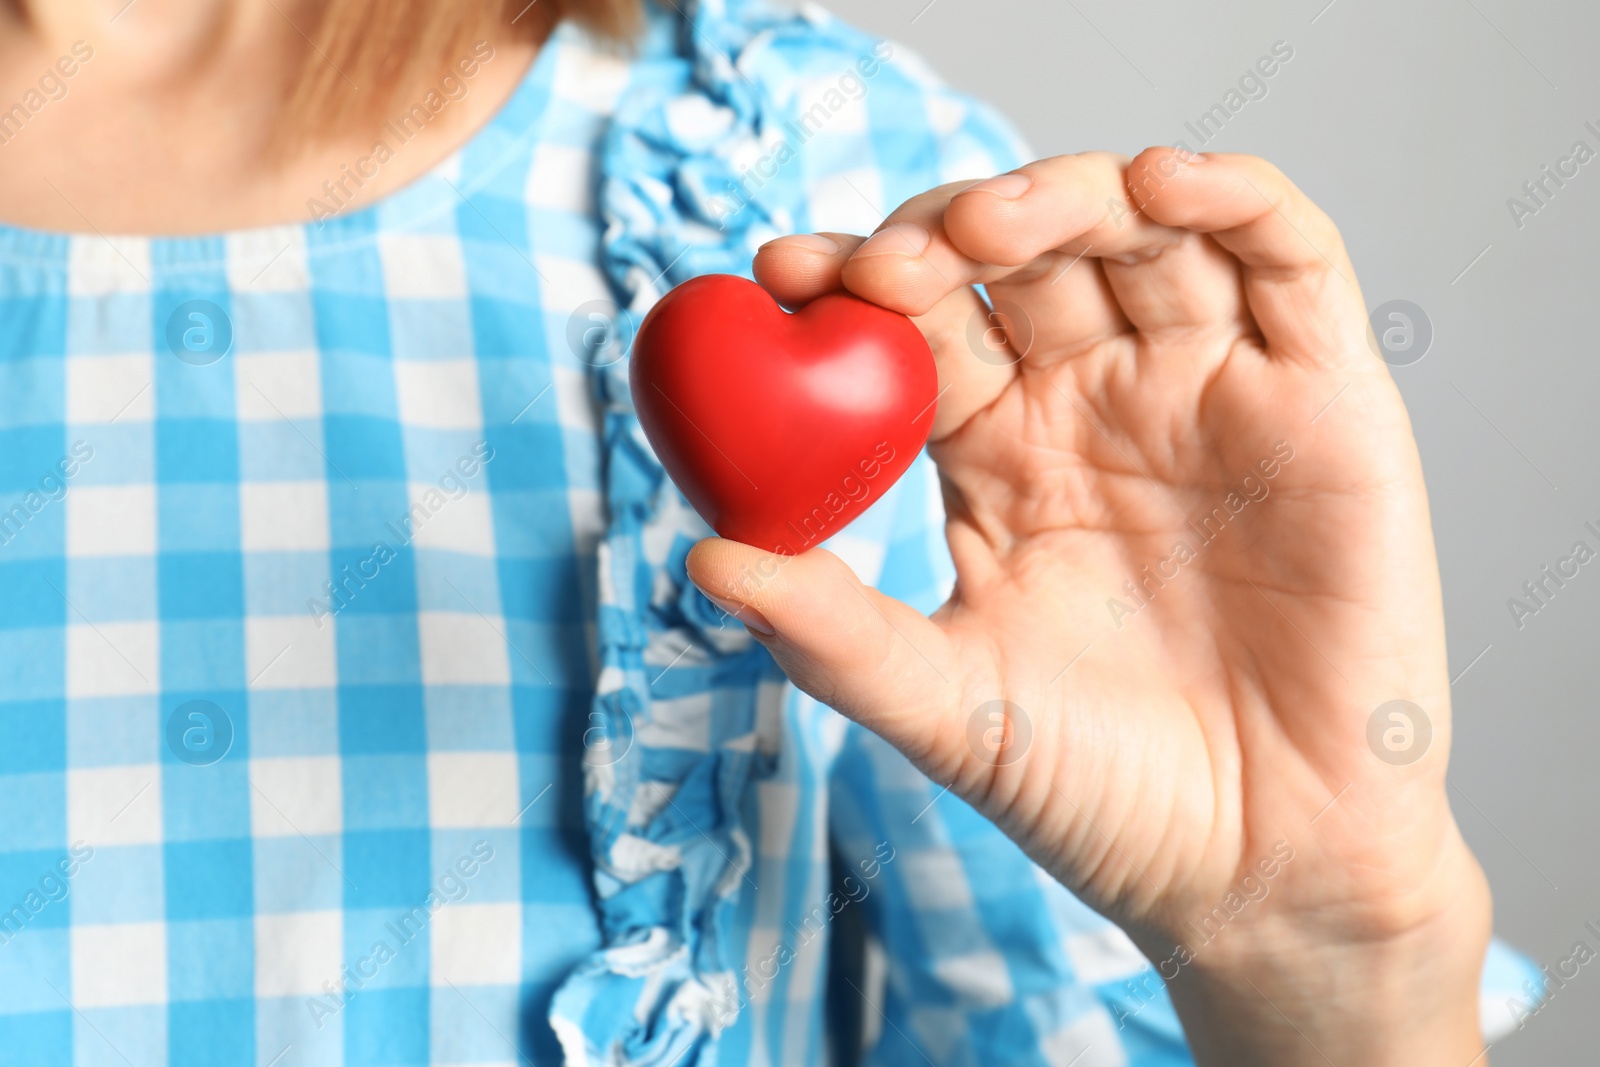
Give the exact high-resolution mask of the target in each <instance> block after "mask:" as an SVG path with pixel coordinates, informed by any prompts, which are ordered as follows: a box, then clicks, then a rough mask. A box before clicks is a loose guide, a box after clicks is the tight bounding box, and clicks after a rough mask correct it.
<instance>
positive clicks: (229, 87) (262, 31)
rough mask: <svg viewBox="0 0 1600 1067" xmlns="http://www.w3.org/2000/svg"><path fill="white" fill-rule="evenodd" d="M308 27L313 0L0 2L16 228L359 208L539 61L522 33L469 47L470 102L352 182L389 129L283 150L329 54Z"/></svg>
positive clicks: (6, 202) (424, 74)
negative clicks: (289, 118)
mask: <svg viewBox="0 0 1600 1067" xmlns="http://www.w3.org/2000/svg"><path fill="white" fill-rule="evenodd" d="M302 26H303V27H305V28H306V29H307V30H311V29H314V20H313V18H312V12H310V11H308V10H307V3H305V2H301V0H208V2H197V0H132V2H131V3H129V2H128V0H50V2H49V3H42V2H41V3H35V4H32V5H30V6H28V7H27V8H25V14H23V15H20V16H19V14H18V12H16V11H14V10H12V9H10V8H6V7H5V6H4V5H3V4H0V221H4V222H9V223H13V224H16V225H22V226H28V227H32V228H37V229H46V230H64V231H74V232H95V231H98V232H100V233H103V234H112V233H211V232H219V231H224V230H232V229H239V228H244V227H251V226H260V225H266V224H270V223H278V222H288V221H306V220H309V219H310V218H312V217H313V216H312V212H311V208H310V207H309V206H308V202H309V201H311V200H313V199H320V200H321V201H322V202H323V203H328V194H327V189H326V186H327V183H330V182H332V183H335V184H336V187H337V188H338V189H340V190H341V196H340V204H339V210H341V211H348V210H350V209H352V208H359V207H361V206H364V205H366V204H370V203H371V202H372V201H374V200H376V199H378V198H380V197H382V196H384V195H386V194H387V193H390V192H393V191H394V190H396V189H398V188H400V187H402V186H404V185H405V184H407V183H409V182H410V181H412V180H414V179H415V178H417V177H418V176H419V175H421V174H423V173H425V172H426V171H427V170H429V169H430V168H432V167H433V166H434V165H435V164H436V163H438V162H439V161H440V160H441V159H443V158H445V157H446V156H448V155H449V154H450V153H451V152H452V151H454V150H455V149H456V148H457V147H459V145H460V144H461V143H463V142H464V141H465V140H467V139H468V138H469V137H470V136H471V134H472V133H473V132H474V131H476V130H477V129H478V128H480V127H481V126H482V125H484V123H486V122H487V121H488V120H489V119H490V118H491V117H492V116H493V114H494V113H495V111H497V110H498V109H499V107H500V106H501V105H502V104H503V103H504V102H505V100H506V99H507V98H508V97H509V96H510V95H511V93H512V92H513V91H514V90H515V88H516V86H517V85H518V83H519V82H520V81H521V79H522V76H523V75H524V73H525V72H526V70H527V67H528V65H529V63H531V62H532V59H533V55H534V52H535V51H536V49H535V47H534V46H532V45H530V44H528V43H527V42H525V41H522V40H517V39H513V38H511V37H509V36H508V37H507V38H506V39H504V40H494V39H490V40H488V41H487V42H486V45H487V47H488V48H490V49H492V53H489V55H490V58H488V59H487V60H484V59H483V58H482V57H483V56H484V55H485V54H486V51H485V49H484V48H479V49H478V50H477V53H476V55H474V54H473V51H472V49H471V48H470V47H469V48H468V49H467V51H466V54H464V55H463V56H462V57H458V58H457V59H456V60H452V61H451V62H452V64H454V63H455V62H458V61H460V60H468V61H469V63H470V65H471V66H472V67H473V68H474V74H473V75H472V76H471V77H470V78H466V79H460V80H461V82H462V84H463V86H464V91H463V92H461V93H460V94H459V95H458V96H456V97H455V98H453V99H451V101H450V103H449V104H448V106H446V107H444V108H443V109H442V110H440V111H439V112H438V113H437V114H436V115H434V116H432V118H431V119H430V121H429V122H428V123H427V125H426V127H425V128H423V129H421V130H420V132H418V133H417V134H416V136H415V137H413V138H411V139H409V140H408V141H407V142H406V144H405V147H404V149H403V150H401V151H397V152H395V153H394V155H393V157H392V158H391V159H389V160H387V161H385V162H384V164H383V165H382V167H381V168H376V173H375V174H374V175H373V176H372V177H371V178H370V179H366V180H363V181H362V182H361V183H360V184H359V185H356V184H354V183H352V182H350V181H349V180H345V181H343V182H340V181H339V179H340V178H341V176H342V174H343V173H344V168H346V167H348V166H350V165H352V164H353V163H354V162H355V161H357V160H359V159H360V158H361V157H363V156H366V155H368V154H369V153H370V152H371V149H372V147H373V142H374V140H375V139H376V138H377V137H378V135H379V131H380V128H381V127H382V125H383V119H382V118H375V119H373V120H371V121H370V123H364V124H358V125H360V126H361V128H352V129H349V130H347V131H345V132H343V133H342V134H341V135H339V136H336V137H332V138H326V139H322V140H319V141H317V142H315V143H311V144H307V145H305V146H304V147H303V148H302V149H301V150H298V151H295V152H292V153H285V152H283V151H282V150H281V145H282V142H281V141H279V140H276V139H275V134H281V133H282V132H284V131H281V130H279V129H278V119H279V116H280V113H281V111H282V109H283V106H284V103H285V101H286V100H287V99H288V97H289V95H290V92H291V90H292V87H293V84H294V79H295V78H296V77H297V75H298V73H299V71H300V70H301V65H302V63H303V62H305V61H306V56H307V53H308V50H311V49H313V48H314V47H315V46H314V45H312V44H311V43H310V42H309V40H308V38H307V37H306V36H305V35H304V34H303V33H302V30H301V28H300V27H302ZM473 60H476V61H475V62H473ZM446 73H447V71H446V70H444V69H443V68H441V69H440V70H438V71H418V72H417V73H416V76H415V80H416V84H415V85H414V86H412V85H407V86H400V87H396V88H397V90H398V92H397V94H396V97H395V99H396V100H400V101H409V100H410V99H411V96H412V95H414V96H416V97H417V99H418V100H420V99H421V98H422V97H423V96H424V95H425V94H426V93H427V92H428V91H429V90H430V89H432V88H434V87H435V86H437V85H438V84H439V82H440V80H441V78H442V77H443V76H444V75H445V74H446ZM457 73H458V77H459V71H458V72H457ZM368 88H369V91H376V90H377V89H378V87H376V86H370V87H368ZM413 90H414V93H413ZM352 91H359V90H355V89H352ZM401 110H404V108H402V109H401ZM368 126H370V128H367V127H368ZM294 132H295V131H293V130H289V131H287V133H288V134H289V136H290V137H291V138H292V137H293V135H294ZM344 193H348V194H349V195H344Z"/></svg>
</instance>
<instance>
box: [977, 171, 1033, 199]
mask: <svg viewBox="0 0 1600 1067" xmlns="http://www.w3.org/2000/svg"><path fill="white" fill-rule="evenodd" d="M1032 188H1033V179H1032V178H1030V177H1028V176H1027V175H1026V174H1022V173H1020V172H1017V171H1013V172H1012V173H1010V174H1001V175H997V176H996V177H993V178H985V179H984V180H983V181H981V182H979V183H978V184H977V185H969V186H967V188H965V189H963V190H961V191H962V192H963V193H993V194H994V195H995V196H998V197H999V198H1000V199H1002V200H1016V199H1017V198H1018V197H1020V196H1022V194H1023V193H1026V192H1027V191H1028V190H1029V189H1032Z"/></svg>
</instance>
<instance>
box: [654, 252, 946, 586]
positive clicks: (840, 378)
mask: <svg viewBox="0 0 1600 1067" xmlns="http://www.w3.org/2000/svg"><path fill="white" fill-rule="evenodd" d="M629 383H630V385H631V388H632V391H633V405H634V409H635V410H636V411H637V412H638V414H639V422H640V424H641V425H642V426H643V427H644V432H645V436H646V437H648V438H649V439H650V444H651V446H652V447H653V448H654V449H655V451H656V455H657V456H658V457H660V459H661V464H662V466H663V467H665V468H666V471H667V474H668V475H670V476H671V478H672V480H673V481H674V482H675V483H677V486H678V488H679V489H680V490H682V492H683V495H684V496H685V497H686V498H687V499H688V501H689V503H690V504H692V505H693V506H694V509H695V510H696V511H697V512H699V513H700V517H701V518H703V519H705V520H706V522H707V523H709V524H710V526H711V528H712V529H714V530H716V531H717V533H719V534H721V535H722V536H723V537H726V538H729V539H730V540H734V541H742V542H744V543H745V544H748V545H754V546H756V547H757V548H762V549H766V550H767V551H769V552H776V553H780V554H783V555H792V554H796V553H800V552H804V551H805V550H806V549H808V548H812V547H814V546H816V545H818V544H820V543H822V542H823V541H824V540H826V539H827V538H829V537H832V536H833V535H834V534H836V533H838V532H839V531H840V530H841V529H843V528H844V527H845V526H846V525H847V524H848V523H849V522H850V521H851V520H853V519H854V518H856V516H858V515H860V514H861V513H862V512H863V511H865V510H866V509H867V508H868V506H870V505H871V504H872V502H873V501H874V500H877V499H878V498H879V497H880V496H882V495H883V494H884V492H885V491H887V490H888V488H889V487H890V486H891V485H893V484H894V483H895V481H896V480H897V479H898V478H899V477H900V475H902V474H904V473H905V471H906V468H907V467H909V466H911V462H912V461H913V460H914V459H916V457H917V453H918V451H920V450H921V448H922V445H923V443H924V442H926V441H927V439H928V433H929V431H930V430H932V428H933V414H934V402H935V401H936V400H937V399H938V375H937V373H936V371H935V370H934V364H933V353H932V352H931V351H930V350H929V348H928V342H927V341H926V340H924V339H923V336H922V331H920V330H919V329H917V326H916V324H915V323H913V322H912V321H911V320H910V319H908V318H906V316H904V315H901V314H898V313H897V312H893V311H889V310H887V309H886V308H881V307H879V306H878V305H876V304H872V303H868V302H867V301H865V300H862V299H860V298H859V297H854V296H849V295H847V294H844V293H834V294H829V295H828V296H823V297H819V298H817V299H816V300H813V301H812V302H811V303H809V304H807V305H806V306H805V307H803V308H801V309H800V310H799V311H797V312H794V313H793V314H790V313H788V312H785V311H784V310H783V309H782V308H781V307H779V306H778V304H777V301H775V300H773V299H772V297H771V296H770V295H769V294H768V293H767V291H766V290H765V289H762V288H761V287H760V286H759V285H756V284H755V283H754V282H751V281H748V280H746V279H744V278H739V277H735V276H733V275H729V274H708V275H704V276H702V277H698V278H694V279H691V280H690V281H687V282H684V283H683V284H682V285H680V286H678V287H677V288H675V289H673V290H672V291H671V292H669V293H667V295H666V296H664V297H662V298H661V300H660V301H659V302H658V303H657V304H656V306H655V307H653V308H651V309H650V313H649V314H648V315H646V316H645V319H644V322H643V323H642V324H640V326H639V334H638V336H637V337H636V338H635V340H634V344H633V365H632V367H631V368H630V369H629Z"/></svg>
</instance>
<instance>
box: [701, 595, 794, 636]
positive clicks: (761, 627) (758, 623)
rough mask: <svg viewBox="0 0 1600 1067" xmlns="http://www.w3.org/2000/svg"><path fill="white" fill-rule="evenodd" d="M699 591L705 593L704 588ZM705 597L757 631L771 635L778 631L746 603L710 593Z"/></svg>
mask: <svg viewBox="0 0 1600 1067" xmlns="http://www.w3.org/2000/svg"><path fill="white" fill-rule="evenodd" d="M701 592H702V593H705V590H704V589H702V590H701ZM706 599H707V600H709V601H711V602H712V603H713V604H715V605H716V606H717V607H719V608H721V609H722V610H723V611H726V612H727V613H728V614H729V615H732V616H733V617H734V618H736V619H738V620H739V621H740V622H742V623H744V624H745V626H747V627H748V628H749V629H752V630H754V631H756V632H757V633H760V634H765V635H767V636H768V637H771V636H772V635H773V634H775V633H777V632H778V631H777V630H774V629H773V628H772V624H771V623H770V622H768V621H767V617H766V616H765V615H763V614H761V612H759V611H757V610H756V609H755V608H752V607H751V606H750V605H748V604H736V603H734V602H733V601H731V600H724V599H723V598H722V597H720V596H713V595H712V594H711V593H706Z"/></svg>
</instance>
